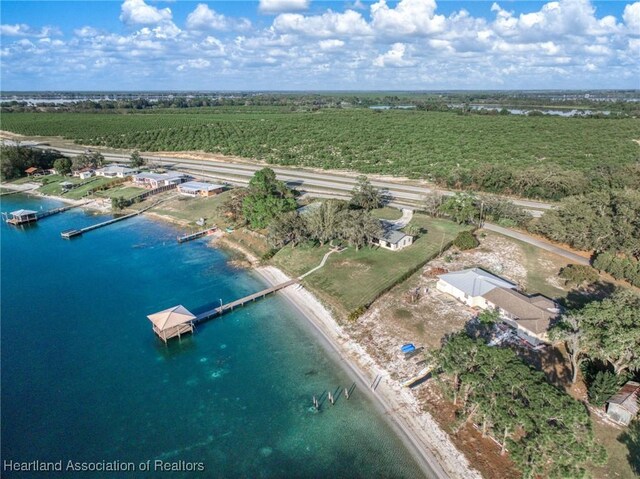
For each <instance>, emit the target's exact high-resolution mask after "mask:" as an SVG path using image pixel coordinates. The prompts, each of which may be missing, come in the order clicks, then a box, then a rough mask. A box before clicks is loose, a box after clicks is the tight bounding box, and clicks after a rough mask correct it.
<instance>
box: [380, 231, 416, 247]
mask: <svg viewBox="0 0 640 479" xmlns="http://www.w3.org/2000/svg"><path fill="white" fill-rule="evenodd" d="M405 236H409V235H407V234H405V233H403V232H402V231H398V230H392V229H388V230H385V231H384V232H383V233H382V235H380V238H379V239H381V240H384V241H386V242H387V243H391V244H398V243H400V241H402V239H403V238H404V237H405Z"/></svg>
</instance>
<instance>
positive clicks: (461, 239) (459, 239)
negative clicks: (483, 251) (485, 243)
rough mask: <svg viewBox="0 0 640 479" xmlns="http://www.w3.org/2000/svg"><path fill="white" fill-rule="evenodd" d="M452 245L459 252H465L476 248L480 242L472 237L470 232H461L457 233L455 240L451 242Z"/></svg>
mask: <svg viewBox="0 0 640 479" xmlns="http://www.w3.org/2000/svg"><path fill="white" fill-rule="evenodd" d="M453 244H454V246H457V247H458V248H459V249H461V250H467V249H473V248H476V247H477V246H478V245H479V244H480V242H479V241H478V239H477V238H476V237H475V236H473V233H471V231H461V232H460V233H458V236H456V239H454V240H453Z"/></svg>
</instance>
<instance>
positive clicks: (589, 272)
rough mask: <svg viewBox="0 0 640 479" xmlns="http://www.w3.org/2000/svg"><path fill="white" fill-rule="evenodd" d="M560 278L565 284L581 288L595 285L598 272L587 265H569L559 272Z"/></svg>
mask: <svg viewBox="0 0 640 479" xmlns="http://www.w3.org/2000/svg"><path fill="white" fill-rule="evenodd" d="M560 277H561V278H562V279H564V280H565V282H566V284H575V285H576V286H581V285H583V284H591V283H595V282H596V281H597V280H598V272H597V271H596V270H595V269H594V268H592V267H591V266H588V265H583V264H570V265H567V266H565V267H564V268H562V269H561V270H560Z"/></svg>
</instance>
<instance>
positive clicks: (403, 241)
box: [373, 229, 413, 251]
mask: <svg viewBox="0 0 640 479" xmlns="http://www.w3.org/2000/svg"><path fill="white" fill-rule="evenodd" d="M373 243H374V244H378V245H380V246H381V247H382V248H385V249H388V250H391V251H400V250H401V249H404V248H406V247H407V246H411V245H412V244H413V236H411V235H408V234H406V233H403V232H402V231H397V230H392V229H389V230H386V231H385V232H384V233H382V235H381V236H380V237H379V238H376V239H375V240H374V241H373Z"/></svg>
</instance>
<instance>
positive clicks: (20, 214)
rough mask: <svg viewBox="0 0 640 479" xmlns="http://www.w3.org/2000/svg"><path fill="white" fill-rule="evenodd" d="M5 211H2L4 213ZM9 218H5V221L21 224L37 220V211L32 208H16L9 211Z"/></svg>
mask: <svg viewBox="0 0 640 479" xmlns="http://www.w3.org/2000/svg"><path fill="white" fill-rule="evenodd" d="M4 214H5V213H3V215H4ZM9 215H10V216H11V218H7V220H6V221H7V223H9V224H12V225H21V224H24V223H31V222H33V221H38V212H37V211H33V210H16V211H12V212H11V213H9Z"/></svg>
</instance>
